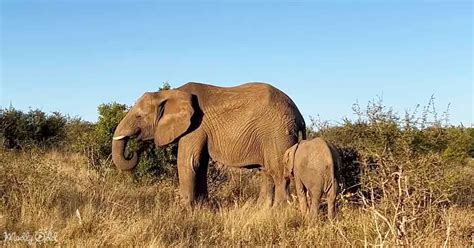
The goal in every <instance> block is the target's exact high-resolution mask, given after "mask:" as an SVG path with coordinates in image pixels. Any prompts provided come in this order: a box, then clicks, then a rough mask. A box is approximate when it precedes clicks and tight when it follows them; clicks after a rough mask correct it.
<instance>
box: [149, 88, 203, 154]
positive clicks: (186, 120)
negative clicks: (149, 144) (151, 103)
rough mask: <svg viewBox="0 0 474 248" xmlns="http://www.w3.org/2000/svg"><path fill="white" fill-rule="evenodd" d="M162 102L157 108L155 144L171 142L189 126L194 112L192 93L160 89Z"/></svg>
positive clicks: (161, 144)
mask: <svg viewBox="0 0 474 248" xmlns="http://www.w3.org/2000/svg"><path fill="white" fill-rule="evenodd" d="M158 94H160V95H161V96H162V97H163V98H162V102H161V103H160V105H159V107H158V108H157V111H158V113H157V115H156V118H157V121H158V124H157V127H156V129H155V134H154V136H155V144H156V145H158V146H163V145H167V144H170V143H172V142H173V141H175V140H176V139H177V138H179V137H180V136H181V135H183V134H184V133H185V132H186V131H187V130H188V129H189V127H190V126H191V117H192V116H193V114H194V109H193V106H192V95H191V94H189V93H187V92H184V91H180V90H166V91H161V92H159V93H158Z"/></svg>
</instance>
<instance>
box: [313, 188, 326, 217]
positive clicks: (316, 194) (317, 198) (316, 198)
mask: <svg viewBox="0 0 474 248" xmlns="http://www.w3.org/2000/svg"><path fill="white" fill-rule="evenodd" d="M322 195H323V192H322V191H321V189H319V188H318V189H314V190H311V208H310V213H311V215H312V216H314V217H316V218H317V217H318V216H319V205H320V203H321V197H322Z"/></svg>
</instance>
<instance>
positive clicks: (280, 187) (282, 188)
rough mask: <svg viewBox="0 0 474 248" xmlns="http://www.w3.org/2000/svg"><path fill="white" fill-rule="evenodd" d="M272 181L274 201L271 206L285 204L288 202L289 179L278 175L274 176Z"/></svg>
mask: <svg viewBox="0 0 474 248" xmlns="http://www.w3.org/2000/svg"><path fill="white" fill-rule="evenodd" d="M273 180H274V182H275V201H274V203H273V205H274V206H278V205H282V204H284V203H287V202H288V200H289V195H288V185H289V179H288V178H285V177H283V176H280V175H275V176H274V177H273Z"/></svg>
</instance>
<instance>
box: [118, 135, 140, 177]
mask: <svg viewBox="0 0 474 248" xmlns="http://www.w3.org/2000/svg"><path fill="white" fill-rule="evenodd" d="M118 137H122V138H121V139H115V138H118ZM127 141H128V140H127V138H126V137H125V136H117V137H114V139H113V141H112V161H114V164H115V165H116V166H117V168H119V169H120V170H123V171H131V170H133V169H134V168H135V167H136V166H137V164H138V154H137V153H136V152H133V154H132V157H131V158H126V157H125V155H124V153H125V148H126V147H127Z"/></svg>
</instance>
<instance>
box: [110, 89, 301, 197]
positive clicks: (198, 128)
mask: <svg viewBox="0 0 474 248" xmlns="http://www.w3.org/2000/svg"><path fill="white" fill-rule="evenodd" d="M304 136H305V123H304V120H303V117H302V116H301V114H300V112H299V111H298V108H297V107H296V105H295V104H294V103H293V101H292V100H291V99H290V98H289V97H288V96H287V95H285V94H284V93H283V92H281V91H280V90H278V89H276V88H274V87H273V86H271V85H269V84H265V83H247V84H243V85H240V86H237V87H229V88H223V87H216V86H212V85H206V84H201V83H187V84H185V85H183V86H181V87H179V88H177V89H174V90H165V91H160V92H149V93H145V94H144V95H143V96H142V97H141V98H139V99H138V100H137V102H136V103H135V105H134V106H133V107H132V109H131V110H130V111H129V112H128V114H127V115H126V116H125V117H124V118H123V120H122V121H121V122H120V124H119V125H118V127H117V129H116V131H115V133H114V140H113V142H112V159H113V161H114V163H115V165H116V166H117V167H118V168H119V169H121V170H125V171H130V170H133V168H135V166H136V165H137V163H138V157H139V154H137V153H133V154H132V156H131V158H127V157H126V156H125V155H124V151H125V147H126V145H127V141H128V140H129V139H131V138H134V139H137V140H154V142H155V144H156V145H157V146H163V145H167V144H170V143H173V142H178V161H177V163H178V175H179V184H180V192H181V195H182V198H183V200H184V203H185V204H186V205H188V206H191V205H193V203H195V201H196V200H197V199H202V198H205V197H207V169H208V168H207V167H208V162H209V159H212V160H213V161H215V162H217V163H219V164H223V165H225V166H231V167H240V168H260V169H261V171H262V175H263V183H262V187H261V191H260V196H259V202H260V203H261V204H265V205H267V206H268V205H271V204H272V201H273V200H274V204H279V203H282V202H284V201H286V200H287V197H288V194H287V186H288V180H287V178H285V177H283V168H284V163H283V155H284V153H285V151H286V150H287V149H288V148H289V147H290V146H292V145H293V144H295V143H296V142H297V141H298V138H304ZM273 198H274V199H273Z"/></svg>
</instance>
